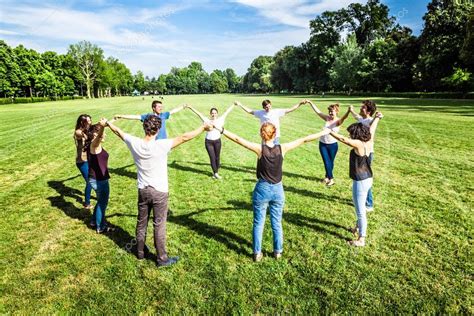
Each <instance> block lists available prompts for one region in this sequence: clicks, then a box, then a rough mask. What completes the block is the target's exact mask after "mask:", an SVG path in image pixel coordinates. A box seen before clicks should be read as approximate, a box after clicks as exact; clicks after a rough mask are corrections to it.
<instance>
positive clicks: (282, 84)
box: [270, 46, 295, 91]
mask: <svg viewBox="0 0 474 316" xmlns="http://www.w3.org/2000/svg"><path fill="white" fill-rule="evenodd" d="M294 50H295V47H294V46H285V47H284V48H283V49H281V50H280V51H278V52H277V53H276V54H275V56H273V64H272V66H271V67H270V71H271V75H270V81H271V83H272V85H273V87H274V89H275V90H276V91H282V90H286V91H292V90H293V80H292V77H291V75H290V67H288V64H289V61H290V60H291V56H292V54H293V53H294Z"/></svg>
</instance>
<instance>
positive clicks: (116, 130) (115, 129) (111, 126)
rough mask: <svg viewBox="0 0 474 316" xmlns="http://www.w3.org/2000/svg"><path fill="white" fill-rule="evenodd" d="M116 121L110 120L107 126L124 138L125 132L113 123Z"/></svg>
mask: <svg viewBox="0 0 474 316" xmlns="http://www.w3.org/2000/svg"><path fill="white" fill-rule="evenodd" d="M114 121H115V120H110V121H108V122H107V126H108V127H109V128H110V130H111V131H112V132H113V133H114V134H115V135H117V136H118V137H120V139H121V140H123V138H124V137H125V133H124V132H123V131H122V130H121V129H120V128H118V127H117V126H115V125H114V124H113V122H114Z"/></svg>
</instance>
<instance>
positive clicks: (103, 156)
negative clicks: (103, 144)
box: [88, 148, 110, 181]
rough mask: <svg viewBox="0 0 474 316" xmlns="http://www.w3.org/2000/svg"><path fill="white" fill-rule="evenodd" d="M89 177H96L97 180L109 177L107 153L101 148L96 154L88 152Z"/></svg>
mask: <svg viewBox="0 0 474 316" xmlns="http://www.w3.org/2000/svg"><path fill="white" fill-rule="evenodd" d="M88 158H89V178H92V179H96V180H97V181H102V180H107V179H109V178H110V175H109V168H108V162H109V154H108V153H107V152H106V151H105V149H104V148H102V151H101V152H100V153H98V154H91V153H90V152H89V155H88Z"/></svg>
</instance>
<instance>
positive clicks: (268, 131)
mask: <svg viewBox="0 0 474 316" xmlns="http://www.w3.org/2000/svg"><path fill="white" fill-rule="evenodd" d="M275 134H276V127H275V125H273V124H272V123H270V122H265V123H263V124H262V126H261V127H260V136H261V137H262V139H263V140H264V141H269V140H271V139H273V138H274V137H275Z"/></svg>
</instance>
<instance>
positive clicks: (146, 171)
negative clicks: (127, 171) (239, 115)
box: [107, 115, 212, 267]
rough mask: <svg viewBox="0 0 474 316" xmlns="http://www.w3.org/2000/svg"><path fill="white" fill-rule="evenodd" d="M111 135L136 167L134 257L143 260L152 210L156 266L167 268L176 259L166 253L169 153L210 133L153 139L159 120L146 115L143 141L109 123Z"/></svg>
mask: <svg viewBox="0 0 474 316" xmlns="http://www.w3.org/2000/svg"><path fill="white" fill-rule="evenodd" d="M107 125H108V126H109V127H110V129H111V130H112V132H114V133H115V134H116V135H117V136H119V137H120V138H121V139H122V140H123V141H124V142H125V144H127V147H128V149H129V150H130V152H131V153H132V156H133V160H134V162H135V165H136V167H137V182H138V217H137V228H136V241H137V257H138V259H143V258H144V257H145V240H146V230H147V226H148V218H149V214H150V211H151V210H152V209H153V233H154V241H155V249H156V253H157V264H158V266H159V267H161V266H169V265H172V264H175V263H176V262H177V261H178V259H179V257H168V255H167V253H166V219H167V210H168V166H167V161H168V153H169V152H170V150H171V149H173V148H175V147H176V146H179V145H181V144H183V143H184V142H187V141H189V140H191V139H193V138H194V137H196V136H198V135H199V134H201V133H202V132H203V131H204V130H210V129H212V126H210V125H209V124H204V125H202V126H201V127H199V128H198V129H196V130H194V131H192V132H187V133H184V134H182V135H180V136H178V137H175V138H172V139H156V135H157V134H158V133H159V130H160V128H161V119H160V118H159V117H158V116H155V115H149V116H148V117H146V118H145V119H144V121H143V129H144V131H145V137H144V138H138V137H135V136H132V135H129V134H126V133H124V132H122V131H121V130H120V129H119V128H118V127H116V126H115V125H113V124H112V123H111V122H108V124H107Z"/></svg>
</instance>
